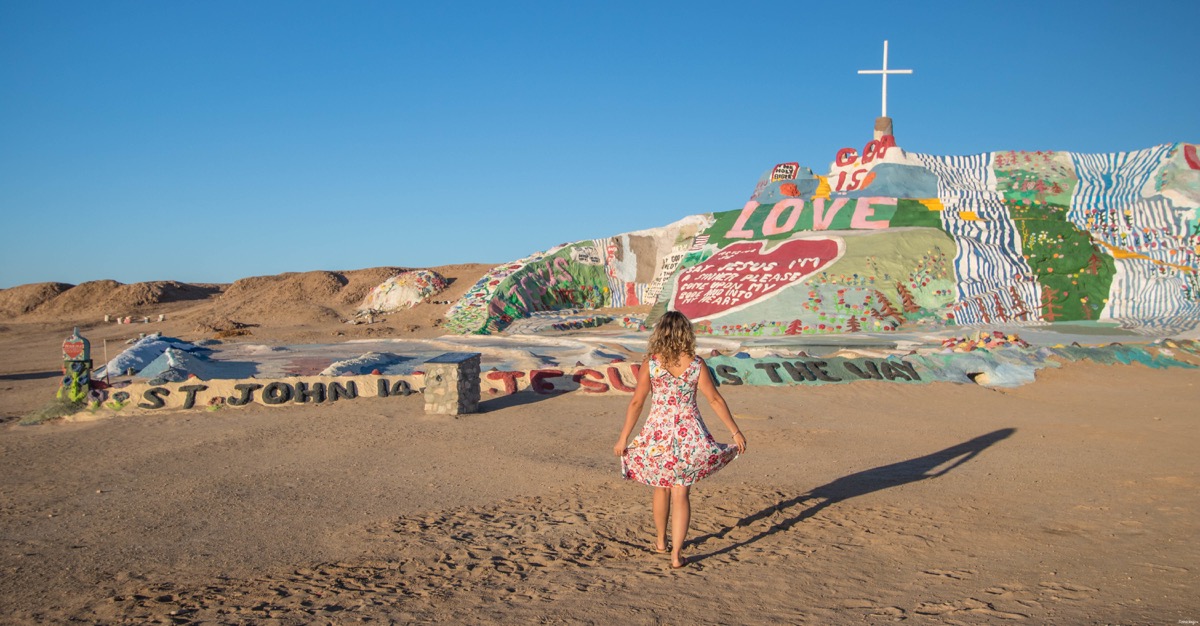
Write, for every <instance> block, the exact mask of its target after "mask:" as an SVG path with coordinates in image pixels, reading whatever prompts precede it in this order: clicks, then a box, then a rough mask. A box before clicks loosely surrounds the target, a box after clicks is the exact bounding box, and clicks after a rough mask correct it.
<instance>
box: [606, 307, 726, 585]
mask: <svg viewBox="0 0 1200 626" xmlns="http://www.w3.org/2000/svg"><path fill="white" fill-rule="evenodd" d="M646 353H647V357H646V359H645V360H644V361H642V367H641V370H640V371H639V372H638V381H637V388H636V389H635V390H634V392H633V399H632V400H630V402H629V408H628V409H627V410H626V411H625V425H624V427H623V428H622V429H621V436H620V438H619V439H618V440H617V443H616V445H615V446H613V453H614V454H616V455H617V456H619V457H621V474H622V475H623V476H624V477H625V478H627V479H629V480H635V481H637V482H640V483H643V484H646V485H649V486H651V487H653V488H654V499H653V510H654V527H655V530H656V531H657V537H656V538H655V543H654V551H655V552H659V553H664V554H665V553H666V552H667V524H668V521H670V524H671V547H670V552H671V567H672V568H675V569H678V568H680V567H683V566H684V565H686V564H687V560H686V559H685V558H684V557H683V555H682V550H683V542H684V539H685V538H686V537H687V531H688V524H689V522H690V521H691V502H690V500H689V488H690V487H691V485H692V483H694V482H696V481H698V480H700V479H701V478H704V477H706V476H709V475H711V474H713V473H714V472H716V471H717V470H720V469H721V468H722V467H725V466H726V465H728V464H729V462H730V461H732V460H733V459H735V458H737V456H738V455H739V454H741V453H743V452H745V451H746V437H745V435H743V434H742V432H741V430H739V429H738V426H737V422H735V421H734V420H733V415H732V414H731V413H730V412H729V406H728V405H727V404H726V403H725V399H724V398H723V397H721V392H719V391H717V387H716V384H714V383H713V379H712V375H711V374H710V373H709V371H708V366H707V365H706V364H705V363H704V359H701V358H700V357H698V356H696V334H695V332H694V331H693V330H692V323H691V322H690V321H689V320H688V318H687V317H686V316H684V315H683V314H682V313H680V312H678V311H669V312H667V314H666V315H663V316H662V318H660V319H659V321H658V323H657V324H656V325H655V326H654V332H653V333H652V334H651V336H650V345H649V347H648V348H647V350H646ZM697 390H699V391H700V393H701V394H703V395H704V397H705V399H707V400H708V403H709V405H710V406H711V407H712V409H713V411H715V412H716V414H717V417H719V418H721V421H722V422H724V424H725V426H726V427H727V428H729V432H730V433H732V434H733V441H734V445H728V444H720V443H717V441H716V440H715V439H713V436H712V434H710V433H709V432H708V427H707V426H705V424H704V420H703V418H701V417H700V408H699V407H698V406H697V405H696V391H697ZM651 392H653V395H652V399H651V402H650V415H649V416H648V417H647V418H646V423H645V425H644V426H642V430H641V432H640V433H639V434H638V436H637V437H636V438H634V440H633V442H632V443H631V444H629V445H628V447H627V446H626V445H625V442H626V441H628V440H629V435H630V433H632V432H633V427H634V425H635V424H636V423H637V421H638V418H639V417H641V414H642V409H643V407H644V406H645V403H646V397H647V396H650V395H651Z"/></svg>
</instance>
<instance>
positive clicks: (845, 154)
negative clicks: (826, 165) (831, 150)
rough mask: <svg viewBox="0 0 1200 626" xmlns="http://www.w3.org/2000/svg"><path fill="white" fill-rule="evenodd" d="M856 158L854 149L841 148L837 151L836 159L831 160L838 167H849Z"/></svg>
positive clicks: (856, 153) (856, 154)
mask: <svg viewBox="0 0 1200 626" xmlns="http://www.w3.org/2000/svg"><path fill="white" fill-rule="evenodd" d="M857 158H858V152H855V150H854V148H842V149H841V150H838V151H837V157H836V158H835V159H834V160H833V162H834V163H835V164H837V166H838V167H846V166H847V165H851V164H853V163H854V161H855V160H856V159H857Z"/></svg>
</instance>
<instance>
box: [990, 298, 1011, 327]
mask: <svg viewBox="0 0 1200 626" xmlns="http://www.w3.org/2000/svg"><path fill="white" fill-rule="evenodd" d="M992 299H993V303H994V304H995V305H996V318H997V319H999V320H1000V321H1002V322H1007V321H1008V310H1007V309H1005V308H1004V303H1003V302H1001V301H1000V294H998V293H994V294H992Z"/></svg>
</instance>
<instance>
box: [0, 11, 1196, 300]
mask: <svg viewBox="0 0 1200 626" xmlns="http://www.w3.org/2000/svg"><path fill="white" fill-rule="evenodd" d="M1197 24H1200V2H1196V1H1194V0H1179V1H1175V2H1162V1H1155V0H1149V1H1145V2H1137V3H1131V2H1112V1H1108V2H1104V1H1089V2H1055V1H1052V0H1042V1H1039V2H1024V1H1007V0H1006V1H1004V2H963V1H961V0H958V1H954V2H937V3H922V2H894V1H890V2H878V3H875V2H850V3H838V2H827V3H807V2H755V1H748V0H740V1H738V2H706V1H700V0H691V1H688V2H656V1H653V0H640V1H630V2H624V1H614V0H605V1H596V2H591V1H578V2H576V1H564V2H553V1H549V0H547V1H544V2H497V1H492V2H474V1H455V2H405V1H402V0H389V1H383V2H363V1H347V2H334V1H324V2H303V1H298V0H287V1H280V2H276V1H268V0H254V1H251V2H246V1H243V0H237V1H221V0H211V1H204V2H184V1H157V2H149V1H137V2H131V1H130V2H126V1H119V0H114V1H102V2H97V1H94V0H88V1H81V2H61V1H55V0H37V1H31V0H0V216H2V217H0V219H2V221H0V224H2V226H0V233H2V234H0V237H2V240H0V250H2V252H0V287H11V286H14V285H19V284H25V283H33V282H42V281H58V282H66V283H71V284H78V283H81V282H85V281H89V280H97V279H103V278H111V279H116V280H118V281H121V282H126V283H129V282H138V281H146V280H179V281H184V282H232V281H234V280H236V279H238V278H243V277H247V276H257V275H264V274H276V273H280V272H288V271H308V270H315V269H326V270H350V269H358V268H364V267H374V266H381V265H395V266H408V267H430V266H436V265H443V264H450V263H467V262H479V263H497V264H498V263H502V262H505V261H509V260H513V259H516V258H520V257H522V256H526V255H528V254H530V253H532V252H535V251H538V250H544V249H546V248H549V247H551V246H553V245H556V244H559V243H565V242H569V241H577V240H580V239H587V238H593V237H606V236H611V235H615V234H619V233H623V232H629V231H633V230H640V229H643V228H650V227H655V226H662V225H665V224H668V223H670V222H673V221H675V220H677V219H679V218H681V217H683V216H686V215H692V214H697V213H705V212H710V211H723V210H729V209H736V208H740V207H741V205H742V204H743V203H744V202H745V201H746V199H747V198H748V197H749V195H750V194H751V192H752V191H753V189H754V184H755V182H756V181H757V179H758V177H759V175H761V174H762V173H763V172H764V171H765V170H766V169H767V168H769V167H771V166H772V165H774V164H775V163H779V162H784V161H799V162H800V163H801V164H802V165H806V166H808V167H811V168H812V169H813V170H815V171H817V172H818V173H825V172H826V171H828V167H829V163H830V161H832V160H833V157H834V154H835V153H836V151H837V150H838V149H839V148H841V147H844V146H853V147H857V148H860V149H861V146H862V145H863V144H864V143H865V142H866V141H867V140H869V139H870V138H871V131H872V128H873V123H874V119H875V117H876V116H877V115H879V113H880V80H879V77H878V76H860V75H858V74H857V70H860V69H877V68H879V66H880V65H881V63H882V56H883V50H882V48H883V41H884V40H885V39H887V40H889V41H890V58H889V65H890V66H891V67H892V68H897V69H908V68H911V69H913V70H914V74H912V75H911V76H898V77H892V78H890V79H889V93H888V112H889V113H890V115H891V117H892V118H894V120H895V130H896V137H897V141H898V143H899V145H900V146H901V147H903V148H905V149H906V150H909V151H913V152H924V153H932V154H976V153H980V152H986V151H992V150H1010V149H1016V150H1071V151H1075V152H1116V151H1122V150H1132V149H1139V148H1146V147H1150V146H1153V145H1156V144H1161V143H1170V142H1175V141H1189V142H1198V141H1200V107H1198V105H1200V80H1198V79H1197V67H1198V64H1197V60H1198V58H1200V48H1198V47H1197V41H1198V40H1197V37H1196V25H1197Z"/></svg>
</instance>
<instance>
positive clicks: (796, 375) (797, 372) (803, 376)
mask: <svg viewBox="0 0 1200 626" xmlns="http://www.w3.org/2000/svg"><path fill="white" fill-rule="evenodd" d="M783 369H785V370H787V373H788V376H791V377H792V380H794V381H796V382H803V381H806V380H816V379H817V376H816V374H813V373H812V372H811V371H809V369H808V365H807V364H805V363H804V361H796V362H795V363H789V362H788V361H784V362H783Z"/></svg>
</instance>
